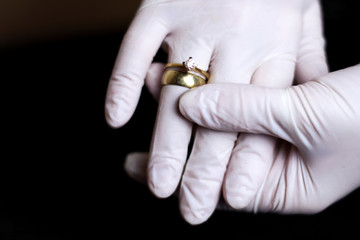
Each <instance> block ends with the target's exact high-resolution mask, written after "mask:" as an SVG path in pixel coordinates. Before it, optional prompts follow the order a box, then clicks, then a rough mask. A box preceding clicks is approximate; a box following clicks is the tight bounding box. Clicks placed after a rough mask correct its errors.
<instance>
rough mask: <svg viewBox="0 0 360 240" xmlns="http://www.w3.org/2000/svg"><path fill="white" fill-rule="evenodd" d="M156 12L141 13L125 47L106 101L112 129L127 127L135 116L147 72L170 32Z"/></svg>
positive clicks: (128, 34) (118, 57)
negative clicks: (125, 125)
mask: <svg viewBox="0 0 360 240" xmlns="http://www.w3.org/2000/svg"><path fill="white" fill-rule="evenodd" d="M156 11H157V9H156V8H151V9H149V8H146V9H142V10H141V11H139V12H138V14H137V16H136V17H135V18H134V20H133V22H132V24H131V26H130V28H129V30H128V31H127V33H126V35H125V37H124V39H123V42H122V44H121V47H120V50H119V54H118V56H117V59H116V62H115V66H114V69H113V72H112V75H111V78H110V82H109V86H108V90H107V94H106V100H105V116H106V120H107V122H108V124H109V125H110V126H111V127H114V128H116V127H121V126H123V125H124V124H126V123H127V122H128V121H129V119H130V118H131V116H132V115H133V113H134V111H135V108H136V106H137V103H138V101H139V97H140V93H141V89H142V86H143V84H144V79H145V76H146V73H147V71H148V69H149V67H150V64H151V62H152V60H153V57H154V56H155V54H156V52H157V50H158V49H159V47H160V45H161V43H162V41H163V39H164V38H165V36H166V34H167V32H168V31H167V28H166V25H165V24H163V22H162V21H160V18H161V17H159V14H157V13H156Z"/></svg>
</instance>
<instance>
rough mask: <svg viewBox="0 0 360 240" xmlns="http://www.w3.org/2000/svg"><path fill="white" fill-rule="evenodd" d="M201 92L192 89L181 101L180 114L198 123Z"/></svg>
mask: <svg viewBox="0 0 360 240" xmlns="http://www.w3.org/2000/svg"><path fill="white" fill-rule="evenodd" d="M198 98H199V90H198V89H191V90H190V91H187V92H185V93H184V94H183V95H182V96H181V97H180V100H179V110H180V113H181V114H182V115H183V116H184V117H185V118H186V119H188V120H190V121H192V122H196V121H197V120H198V119H199V110H200V109H199V107H200V104H201V103H200V101H199V99H198Z"/></svg>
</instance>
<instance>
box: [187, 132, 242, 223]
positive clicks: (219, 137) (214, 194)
mask: <svg viewBox="0 0 360 240" xmlns="http://www.w3.org/2000/svg"><path fill="white" fill-rule="evenodd" d="M236 138H237V133H231V132H215V131H213V130H210V129H205V128H202V127H198V128H197V130H196V134H195V138H194V145H193V150H192V152H191V155H190V157H189V160H188V162H187V164H186V168H185V171H184V175H183V178H182V182H181V187H180V211H181V214H182V216H183V217H184V219H185V220H186V221H187V222H189V223H191V224H200V223H202V222H204V221H206V220H207V219H208V218H209V217H210V215H211V214H212V213H213V211H214V210H215V208H216V206H217V203H218V200H219V197H220V195H221V188H222V183H223V179H224V174H225V171H226V166H227V163H228V161H229V158H230V155H231V152H232V149H233V147H234V143H235V141H236Z"/></svg>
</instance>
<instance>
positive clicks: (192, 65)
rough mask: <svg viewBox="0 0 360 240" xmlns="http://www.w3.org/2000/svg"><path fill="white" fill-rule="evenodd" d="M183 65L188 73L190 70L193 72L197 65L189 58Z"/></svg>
mask: <svg viewBox="0 0 360 240" xmlns="http://www.w3.org/2000/svg"><path fill="white" fill-rule="evenodd" d="M183 65H184V67H185V68H186V69H187V70H188V71H191V70H193V69H194V68H196V67H197V64H196V63H195V61H194V60H193V58H192V57H189V59H188V60H186V61H185V62H183Z"/></svg>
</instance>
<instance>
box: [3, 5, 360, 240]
mask: <svg viewBox="0 0 360 240" xmlns="http://www.w3.org/2000/svg"><path fill="white" fill-rule="evenodd" d="M323 6H324V19H325V35H326V38H327V54H328V58H329V64H330V68H331V70H332V71H334V70H337V69H341V68H344V67H348V66H351V65H355V64H357V63H359V59H360V46H359V42H360V37H359V34H358V25H359V17H358V15H357V14H358V10H357V8H356V1H340V0H327V1H323ZM124 32H125V30H124V31H121V32H117V33H103V34H94V35H91V34H89V35H86V36H81V37H79V36H78V37H76V38H67V39H66V40H64V39H63V40H54V39H53V40H51V41H50V40H49V41H43V42H37V43H31V44H23V45H17V46H12V47H3V48H2V49H1V52H0V53H1V54H0V69H1V71H0V77H1V83H2V87H1V93H2V94H1V96H2V108H1V112H2V114H1V118H2V122H3V123H2V124H1V127H2V131H1V133H2V134H1V138H2V144H1V145H2V146H1V149H2V151H1V152H2V157H1V163H0V164H1V166H0V171H1V172H0V239H79V238H80V239H83V238H89V237H97V238H99V239H103V238H105V237H107V238H110V237H111V239H115V238H125V237H124V236H125V235H127V234H130V235H128V236H131V237H138V236H140V235H143V234H147V235H148V236H149V237H151V238H152V237H160V238H165V237H166V238H171V237H193V236H196V237H200V236H203V237H209V236H210V237H211V236H214V234H221V236H223V237H226V236H228V237H230V236H231V237H234V238H239V239H240V238H243V237H244V238H245V239H248V238H249V237H252V238H255V237H284V238H287V239H288V238H289V237H292V236H304V237H319V236H332V235H335V234H337V235H347V236H353V238H356V237H359V236H360V234H359V230H358V222H357V219H358V216H359V214H360V208H359V204H358V203H359V202H360V196H359V195H360V194H359V190H357V191H355V192H354V193H352V194H350V195H349V196H348V197H346V198H344V199H343V200H341V201H339V202H338V203H336V204H334V205H333V206H332V207H330V208H329V209H327V210H325V211H324V212H322V213H320V214H317V215H311V216H298V215H291V216H278V215H272V214H258V215H253V214H247V213H234V212H221V211H218V212H215V213H214V215H213V216H212V217H211V218H210V219H209V220H208V221H207V222H206V223H204V224H202V225H199V226H190V225H189V224H187V223H186V222H185V221H184V220H183V219H182V218H181V216H180V213H179V211H178V202H177V199H175V198H174V197H172V198H169V199H161V200H160V199H157V198H155V197H154V196H152V194H151V193H150V192H149V190H148V189H147V187H146V186H143V185H141V184H139V183H137V182H135V181H133V180H131V179H130V178H129V177H128V176H127V175H126V173H125V172H124V170H123V163H124V157H125V155H126V154H127V153H129V152H133V151H147V150H148V147H149V143H150V139H151V132H152V128H153V123H154V118H155V113H156V108H157V103H156V102H155V101H154V100H153V99H152V98H151V96H150V95H149V93H148V92H147V91H146V89H144V91H143V95H142V97H141V100H140V103H139V107H138V108H137V110H136V112H135V115H134V117H133V118H132V119H131V121H130V122H129V124H127V125H126V126H125V127H123V128H121V129H118V130H113V129H111V128H109V127H108V126H107V125H106V123H105V119H104V107H103V106H104V98H105V93H106V88H107V83H108V79H109V77H110V74H111V70H112V67H113V63H114V60H115V57H116V54H117V51H118V47H119V44H120V42H121V40H122V36H123V34H124ZM127 238H128V237H127ZM344 239H346V238H344Z"/></svg>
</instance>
